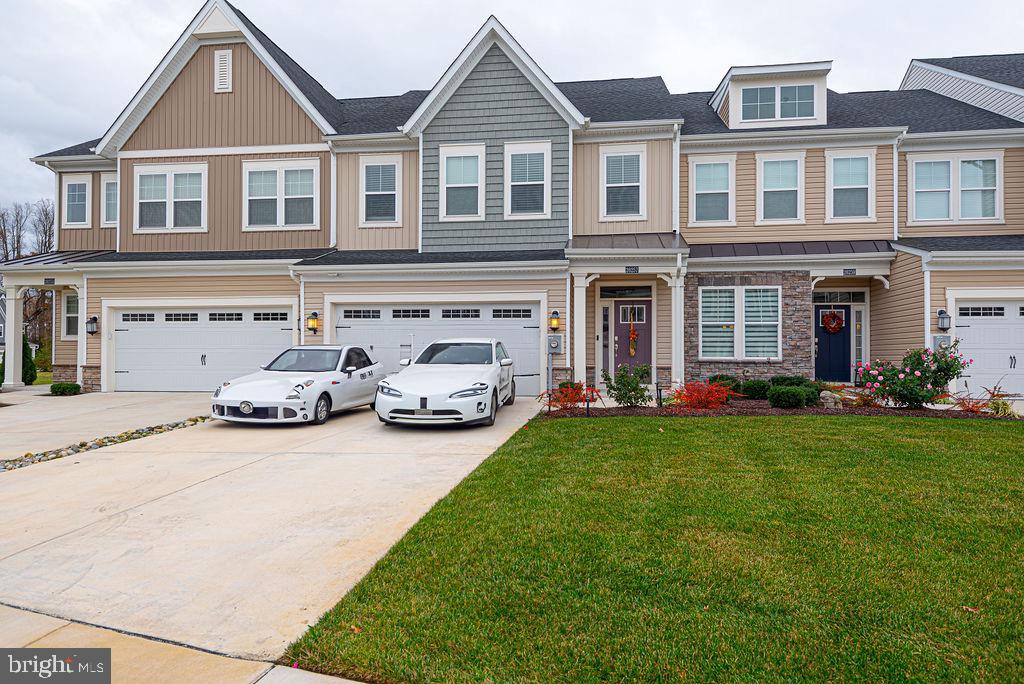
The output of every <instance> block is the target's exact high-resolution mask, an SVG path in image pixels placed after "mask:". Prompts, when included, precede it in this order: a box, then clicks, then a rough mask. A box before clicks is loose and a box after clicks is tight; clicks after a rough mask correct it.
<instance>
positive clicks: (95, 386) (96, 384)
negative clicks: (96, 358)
mask: <svg viewBox="0 0 1024 684" xmlns="http://www.w3.org/2000/svg"><path fill="white" fill-rule="evenodd" d="M82 391H83V392H99V391H100V367H99V366H82Z"/></svg>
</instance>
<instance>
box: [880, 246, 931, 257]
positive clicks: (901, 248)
mask: <svg viewBox="0 0 1024 684" xmlns="http://www.w3.org/2000/svg"><path fill="white" fill-rule="evenodd" d="M889 245H890V246H891V247H892V248H893V249H895V250H896V251H897V252H904V253H906V254H913V255H914V256H918V257H921V258H922V259H930V258H931V256H932V253H931V252H929V251H928V250H926V249H918V248H917V247H908V246H907V245H901V244H899V243H898V242H890V243H889Z"/></svg>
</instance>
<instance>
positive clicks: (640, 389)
mask: <svg viewBox="0 0 1024 684" xmlns="http://www.w3.org/2000/svg"><path fill="white" fill-rule="evenodd" d="M601 376H602V377H603V378H604V384H605V385H607V387H608V396H609V397H611V398H612V399H614V400H615V403H617V404H618V405H619V406H643V405H645V404H648V403H650V401H651V393H650V391H649V390H648V389H647V385H648V383H650V381H651V367H650V366H649V365H646V364H644V365H640V366H637V367H636V368H634V369H630V367H629V366H628V365H627V364H622V365H621V366H619V370H618V371H617V372H616V373H615V377H614V378H612V376H611V375H610V374H609V373H608V371H607V370H602V371H601Z"/></svg>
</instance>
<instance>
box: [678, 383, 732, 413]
mask: <svg viewBox="0 0 1024 684" xmlns="http://www.w3.org/2000/svg"><path fill="white" fill-rule="evenodd" d="M742 396H743V395H742V394H740V393H739V392H735V391H733V390H732V389H730V388H729V387H726V386H725V385H722V384H719V383H717V382H688V383H686V384H685V385H683V386H682V387H674V388H672V389H671V390H669V392H668V403H669V404H673V405H676V406H682V407H683V408H687V409H701V410H706V409H716V408H719V407H721V406H724V405H725V404H726V403H728V401H729V397H742Z"/></svg>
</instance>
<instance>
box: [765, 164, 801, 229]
mask: <svg viewBox="0 0 1024 684" xmlns="http://www.w3.org/2000/svg"><path fill="white" fill-rule="evenodd" d="M803 195H804V155H803V152H802V151H801V152H800V153H799V154H795V153H762V154H758V155H757V222H758V223H769V224H770V223H802V222H803V220H804V197H803Z"/></svg>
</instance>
